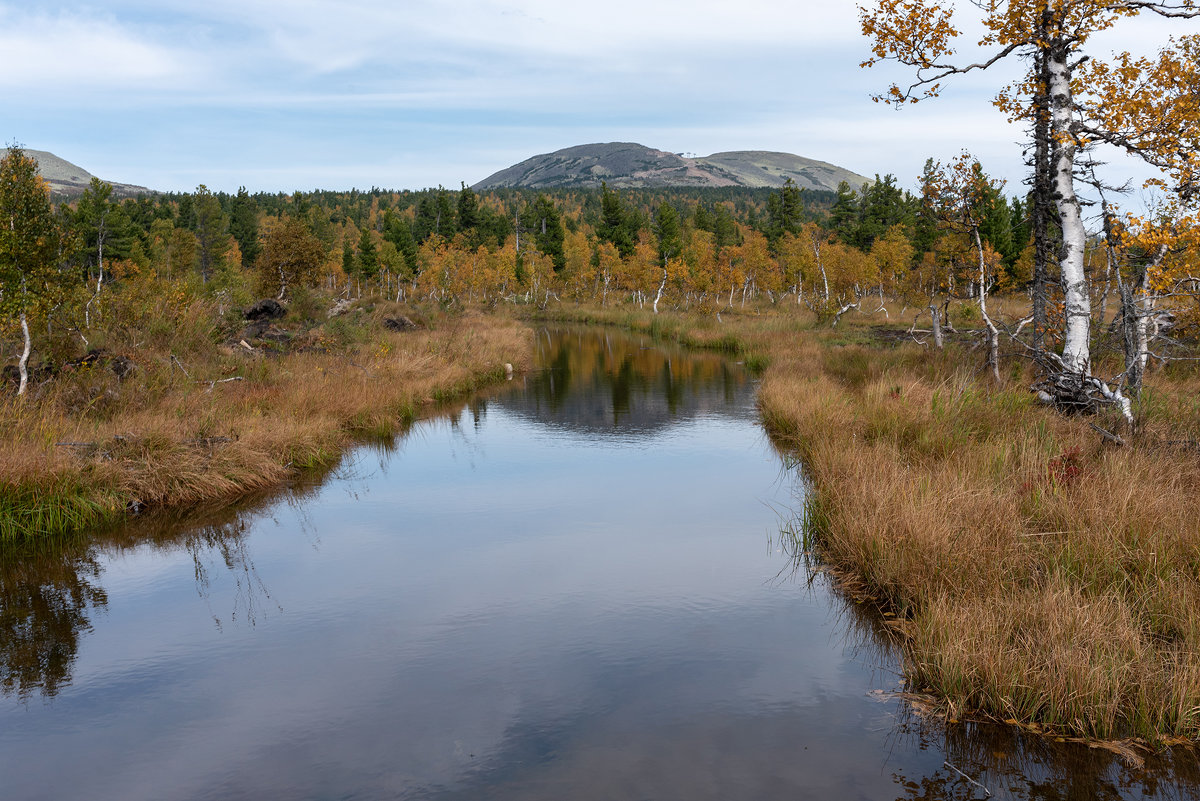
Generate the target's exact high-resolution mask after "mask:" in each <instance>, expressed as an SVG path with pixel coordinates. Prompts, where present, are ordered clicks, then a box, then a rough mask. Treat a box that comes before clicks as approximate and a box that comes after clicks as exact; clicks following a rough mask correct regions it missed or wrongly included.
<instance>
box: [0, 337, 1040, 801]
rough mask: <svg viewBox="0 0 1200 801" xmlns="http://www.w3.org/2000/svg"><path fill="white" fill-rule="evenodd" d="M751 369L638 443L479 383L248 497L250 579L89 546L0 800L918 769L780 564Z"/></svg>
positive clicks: (849, 638) (858, 667)
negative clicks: (59, 646) (85, 598)
mask: <svg viewBox="0 0 1200 801" xmlns="http://www.w3.org/2000/svg"><path fill="white" fill-rule="evenodd" d="M610 342H611V341H610ZM593 355H594V353H593ZM673 358H678V356H677V355H676V356H674V357H673ZM705 369H708V368H705ZM650 374H653V365H652V364H651V365H650ZM574 383H575V385H576V386H584V385H586V384H587V382H586V381H584V380H579V381H576V382H574ZM708 386H709V387H710V388H711V389H713V393H716V394H718V395H719V396H720V397H725V396H726V392H727V390H728V384H727V382H725V381H724V379H722V381H720V382H712V383H710V384H709V385H708ZM751 389H752V387H751V386H750V385H749V383H744V385H743V387H741V388H739V389H738V391H736V392H735V393H733V398H732V400H733V406H732V408H728V409H726V410H721V409H720V408H719V404H716V403H715V401H713V399H712V397H711V396H712V394H713V393H707V392H706V391H701V390H697V389H696V387H691V388H689V390H688V392H687V393H685V394H686V395H687V396H688V397H690V398H692V400H690V401H688V402H687V403H686V404H683V403H681V404H679V405H677V406H676V411H677V412H678V414H675V415H672V416H670V417H669V418H668V419H666V420H662V419H658V418H657V417H656V415H657V414H658V412H657V411H655V407H653V404H642V405H641V406H640V407H639V406H638V405H637V404H636V403H634V404H632V405H631V407H630V408H631V409H633V410H634V411H635V412H636V411H637V409H638V408H642V409H649V410H650V411H649V412H647V414H645V415H642V417H641V420H640V422H639V423H638V424H637V425H639V426H640V427H641V429H642V430H641V432H640V434H639V436H638V438H637V440H636V441H635V442H631V441H627V439H626V438H624V437H612V436H605V437H600V438H597V437H594V436H589V435H588V434H587V426H586V425H583V424H581V423H580V420H584V421H585V422H586V421H587V420H590V417H589V416H588V414H584V415H583V417H580V416H579V415H575V416H574V417H573V416H572V413H571V412H570V411H569V408H570V407H571V404H570V403H568V402H563V403H560V404H559V405H558V407H557V408H558V411H557V412H556V415H557V417H556V418H555V422H554V425H553V426H550V427H547V426H545V425H542V424H540V423H538V422H537V421H536V419H535V418H534V417H533V416H532V415H531V414H530V413H529V409H530V404H531V401H530V398H529V396H528V395H521V394H516V395H505V394H504V393H500V394H497V395H494V396H493V397H492V398H491V399H490V400H488V401H487V402H486V403H484V404H481V405H476V406H475V407H474V408H473V410H464V411H463V412H462V413H460V414H458V415H457V416H455V417H454V418H453V420H448V419H441V420H435V421H429V422H425V423H422V424H420V425H418V426H417V427H416V428H415V429H414V431H413V432H412V433H411V435H410V436H408V437H407V438H406V439H405V440H403V441H402V442H401V443H400V444H399V448H398V450H397V451H396V452H394V453H393V454H391V455H382V456H381V455H380V454H379V453H378V452H376V451H372V450H371V449H367V448H363V449H360V450H359V451H357V452H356V454H355V455H354V457H353V458H352V459H351V460H350V462H349V463H348V464H347V465H345V466H344V467H343V469H342V470H341V471H340V476H341V477H339V478H336V479H334V480H331V481H329V482H328V483H327V484H326V485H325V486H323V487H322V488H321V489H320V490H319V491H318V493H317V495H316V496H315V497H313V498H310V499H308V500H306V501H304V502H303V503H301V504H288V503H283V502H280V503H277V504H275V505H272V506H269V507H267V508H266V509H265V511H262V512H260V513H256V514H254V515H253V516H252V517H251V519H250V520H249V522H248V523H247V526H246V529H247V533H246V536H245V539H244V543H245V552H246V553H247V554H248V556H247V559H248V560H250V562H251V564H250V569H249V570H242V569H230V570H226V569H224V567H223V566H222V565H219V564H217V565H212V566H211V568H212V569H210V570H208V572H207V578H208V583H207V585H206V586H202V587H198V585H197V583H196V582H195V580H194V575H195V571H196V564H197V563H196V561H194V560H193V557H192V554H190V553H188V552H187V551H184V550H182V549H171V548H166V547H162V546H151V545H142V546H138V547H134V548H132V549H130V550H127V551H124V552H122V553H119V554H118V553H116V552H114V553H113V554H112V555H111V556H110V557H109V558H108V559H106V560H105V561H106V564H105V573H104V575H103V583H104V586H105V588H106V590H107V591H108V594H109V599H110V600H109V604H108V606H107V609H106V610H104V611H103V612H101V613H99V614H98V615H97V616H96V618H95V619H94V620H93V624H94V627H95V631H94V632H92V633H90V634H87V635H85V636H84V638H83V640H82V645H81V648H80V656H79V658H78V663H77V665H76V666H75V671H74V675H75V681H74V683H73V684H72V685H70V686H68V687H66V688H64V689H63V690H62V692H61V693H60V695H59V696H58V697H56V698H54V699H53V700H50V701H43V700H41V699H38V698H33V699H31V700H29V701H28V702H26V703H25V704H23V705H22V704H20V703H16V702H6V703H5V704H4V705H3V706H0V776H2V777H3V779H2V782H3V784H2V787H3V789H2V790H0V796H3V797H4V798H18V799H25V798H47V799H50V798H63V797H84V796H86V797H88V798H92V799H109V798H111V799H176V798H178V799H190V798H268V797H271V798H273V797H280V798H360V797H361V798H380V797H384V798H386V797H397V796H400V797H421V798H423V797H436V796H446V797H462V798H482V797H494V798H509V797H511V798H547V799H550V798H637V797H646V798H681V799H683V798H686V799H703V798H713V799H717V798H721V799H725V798H783V797H814V798H824V797H828V798H835V797H837V798H885V797H886V798H892V797H897V796H901V795H903V792H902V787H901V785H900V784H898V779H897V778H896V777H895V776H894V775H893V774H899V775H900V776H901V777H902V778H903V777H904V776H916V777H917V778H918V779H920V778H921V777H930V776H939V775H940V774H939V773H938V771H940V770H942V768H941V763H942V760H943V759H944V755H943V754H942V753H941V751H940V750H939V749H938V748H937V747H934V748H928V747H926V744H925V743H923V742H919V741H917V742H914V741H912V738H909V740H904V739H903V738H901V739H900V740H897V735H896V732H897V729H896V720H895V715H896V712H897V708H898V707H897V705H896V704H895V703H886V704H885V703H879V702H877V701H874V700H871V699H869V698H868V696H867V692H868V691H869V690H870V689H872V688H874V687H880V686H882V687H887V688H893V687H895V686H896V684H897V680H896V678H895V675H894V673H892V672H891V671H892V670H894V665H890V664H879V663H880V662H881V661H882V660H884V659H885V657H883V656H882V655H881V654H880V653H879V652H878V651H877V649H874V648H869V647H868V648H864V649H862V650H858V649H856V647H855V642H854V638H855V637H856V636H859V635H856V634H854V633H853V628H852V627H849V626H848V625H846V624H847V623H848V621H847V620H844V619H843V620H838V619H836V618H837V614H836V613H835V612H833V611H832V610H831V608H830V606H829V599H830V596H829V594H828V592H827V590H826V589H825V587H824V585H823V583H821V582H820V581H818V582H817V584H816V586H815V587H814V588H812V589H809V588H808V587H806V585H805V583H804V580H803V579H802V578H794V577H792V576H791V574H790V573H789V572H788V571H789V568H788V564H789V563H788V560H787V559H786V557H785V556H784V555H783V554H781V553H780V552H779V549H778V545H777V544H776V543H774V541H773V539H772V536H773V532H775V531H777V529H778V526H779V523H780V519H779V512H777V510H781V509H782V508H783V507H784V506H785V505H789V504H793V503H794V498H793V497H792V495H791V489H790V488H791V485H792V482H793V480H794V477H793V476H791V475H789V474H786V473H785V472H784V471H783V470H782V468H781V466H780V463H779V460H778V458H777V456H776V455H775V454H774V452H773V451H772V449H771V447H770V446H769V444H768V443H767V442H766V441H765V439H764V437H763V435H762V434H761V432H760V430H759V429H758V428H757V426H756V425H755V423H754V419H753V415H752V406H751V403H752V396H751V394H750V393H751ZM518 393H519V388H518ZM543 400H544V398H543ZM576 408H581V409H582V408H585V407H584V406H583V405H580V406H577V407H576ZM635 416H636V415H635ZM476 419H478V423H476ZM207 558H209V559H210V560H211V559H212V557H211V555H209V556H208V557H207ZM235 567H236V565H235ZM781 571H782V573H781ZM259 581H261V585H259V584H258V583H257V582H259ZM268 593H269V595H268ZM951 779H952V777H951V776H949V775H946V776H941V779H940V781H941V782H942V785H945V786H942V785H939V786H941V787H942V789H943V790H944V789H946V786H950V784H948V783H952V782H951ZM1018 784H1019V782H1018ZM951 789H953V788H951ZM991 789H992V790H993V792H997V797H1005V796H1004V795H1003V793H1004V792H1006V791H1005V790H1004V789H1003V788H1002V787H1001V785H1000V784H997V786H996V787H992V788H991ZM1007 792H1008V793H1009V795H1008V797H1026V796H1027V795H1028V793H1026V792H1023V791H1021V790H1020V789H1019V788H1018V789H1017V790H1009V791H1007ZM929 797H956V798H967V797H971V796H969V795H966V794H964V793H958V794H949V795H936V794H934V795H930V796H929Z"/></svg>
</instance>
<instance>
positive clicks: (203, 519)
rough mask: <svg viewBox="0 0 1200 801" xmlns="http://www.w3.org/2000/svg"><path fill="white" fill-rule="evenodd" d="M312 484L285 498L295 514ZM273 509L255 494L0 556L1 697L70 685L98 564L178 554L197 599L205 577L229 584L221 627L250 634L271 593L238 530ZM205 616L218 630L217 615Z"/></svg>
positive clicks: (88, 625)
mask: <svg viewBox="0 0 1200 801" xmlns="http://www.w3.org/2000/svg"><path fill="white" fill-rule="evenodd" d="M318 484H319V482H318V481H317V477H312V480H308V481H305V482H304V484H303V485H302V486H298V487H293V488H290V489H289V490H287V491H286V492H285V493H284V499H285V500H286V501H287V502H288V503H289V504H292V505H297V506H298V505H299V504H300V503H301V502H302V499H303V498H304V497H305V496H306V495H308V494H311V493H312V492H313V491H315V488H316V486H318ZM279 500H280V497H279V494H274V495H262V496H259V497H258V498H256V499H254V500H252V501H249V502H247V503H239V504H238V505H237V506H229V507H225V508H224V509H219V508H205V509H197V510H192V511H190V512H188V513H185V514H181V513H170V512H160V513H151V514H148V515H146V516H144V517H142V518H136V519H132V520H130V521H128V522H127V523H126V524H125V525H123V526H120V527H117V528H114V529H112V530H109V531H105V532H101V533H92V534H89V535H86V536H79V537H73V538H63V539H59V540H56V541H54V542H43V543H38V544H37V545H36V546H31V547H30V548H28V549H26V550H25V551H24V552H21V551H16V552H14V551H9V552H7V553H6V554H5V555H4V557H3V558H2V559H0V694H3V695H7V696H16V697H17V698H20V699H26V698H29V697H30V696H32V695H34V694H35V693H40V694H41V695H43V696H46V697H52V696H54V695H56V694H57V693H58V692H59V690H61V689H62V688H64V687H66V686H68V685H69V684H70V683H71V679H72V676H71V671H72V669H73V667H74V664H75V659H76V657H77V655H78V652H79V641H80V638H81V637H82V636H83V635H84V634H85V633H87V632H88V631H91V629H92V620H93V618H94V617H95V615H96V613H97V612H98V611H100V610H103V609H104V608H105V607H106V606H107V604H108V595H107V592H106V591H105V589H104V587H103V586H102V578H103V562H104V560H105V558H107V557H108V556H110V555H111V554H114V553H119V552H121V551H126V550H132V549H138V548H145V547H150V548H155V549H160V550H163V551H176V550H180V549H182V550H185V551H186V552H187V553H188V554H190V555H191V557H192V561H193V565H194V569H195V579H196V588H197V591H198V592H199V593H200V594H201V596H202V597H204V598H206V599H207V598H210V593H211V590H212V588H213V586H214V577H215V576H214V571H215V570H216V569H223V570H224V571H226V572H227V574H228V576H229V577H230V578H231V579H232V585H233V598H232V611H231V612H230V614H229V617H228V620H229V621H231V622H232V621H240V622H246V623H249V624H250V625H253V624H254V622H255V621H256V619H257V618H258V616H259V615H260V614H261V613H262V610H263V608H264V604H265V603H266V602H267V601H269V599H270V593H269V592H268V591H267V587H266V584H265V583H264V582H263V580H262V579H261V577H259V575H258V573H257V571H256V570H255V567H254V561H253V559H252V558H251V556H250V552H249V549H248V547H247V541H246V537H245V532H246V530H247V525H246V521H247V519H249V518H250V517H251V516H253V515H254V514H255V513H256V512H257V511H258V510H260V509H262V508H263V507H265V506H267V505H270V504H274V503H277V502H278V501H279ZM213 617H214V620H215V621H216V623H217V625H218V626H220V625H222V621H221V617H220V616H219V615H215V614H214V616H213Z"/></svg>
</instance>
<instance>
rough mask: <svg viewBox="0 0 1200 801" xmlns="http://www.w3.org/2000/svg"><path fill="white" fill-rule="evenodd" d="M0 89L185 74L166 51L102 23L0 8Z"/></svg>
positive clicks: (114, 84) (157, 79)
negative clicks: (1, 66) (0, 65)
mask: <svg viewBox="0 0 1200 801" xmlns="http://www.w3.org/2000/svg"><path fill="white" fill-rule="evenodd" d="M0 61H2V62H3V64H4V69H3V70H0V87H5V88H9V89H19V88H26V87H27V88H30V89H33V90H40V89H43V88H46V87H56V86H59V87H71V88H72V89H75V88H83V87H88V88H95V87H111V89H112V90H113V91H120V89H121V88H122V87H123V86H124V85H127V84H129V83H134V84H136V85H138V86H145V85H163V84H165V83H167V82H169V81H174V80H177V79H179V78H181V77H182V76H184V75H185V74H187V72H188V69H187V66H186V64H185V63H184V61H183V60H182V59H181V58H180V57H179V54H178V53H177V52H176V51H175V50H173V49H172V48H170V47H168V46H165V45H160V44H157V43H154V42H152V41H148V40H147V39H145V38H144V37H141V36H139V35H138V34H137V33H135V32H134V31H131V30H129V29H128V28H126V27H123V26H122V25H120V24H118V23H115V22H113V21H111V20H108V19H100V18H92V17H86V16H50V15H45V14H25V13H20V12H16V11H13V10H12V9H11V8H8V7H5V6H0Z"/></svg>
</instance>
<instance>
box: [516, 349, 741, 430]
mask: <svg viewBox="0 0 1200 801" xmlns="http://www.w3.org/2000/svg"><path fill="white" fill-rule="evenodd" d="M536 364H538V365H539V370H537V371H536V372H534V373H533V374H532V375H529V376H525V377H523V378H522V379H520V380H521V381H522V383H523V389H524V391H523V392H520V393H517V394H512V395H508V396H506V397H505V399H504V404H505V407H506V408H508V409H511V410H513V411H514V412H516V413H517V414H520V415H521V416H523V417H526V418H527V419H532V420H536V421H538V423H539V424H540V425H545V426H553V427H557V428H561V429H566V430H570V431H573V432H577V433H579V434H582V435H584V436H591V437H605V438H608V437H617V438H619V439H622V440H635V439H638V438H641V437H645V436H647V435H651V434H654V433H657V432H661V431H663V430H665V429H667V428H669V427H672V426H676V425H679V424H680V423H682V422H686V421H688V420H691V419H694V418H697V417H703V416H706V415H722V414H729V413H731V412H732V411H733V410H738V411H743V410H745V409H746V408H747V407H748V405H749V402H750V399H751V398H752V394H753V383H752V381H751V378H750V376H749V375H748V374H747V373H746V371H745V370H743V369H741V368H740V367H738V366H737V365H735V364H732V363H730V362H729V360H728V359H725V358H722V357H720V356H718V355H716V354H711V353H684V352H682V351H680V350H679V349H678V348H674V347H671V346H667V345H663V344H662V343H656V342H654V341H653V340H650V339H647V338H635V337H630V336H622V335H620V334H615V333H603V332H602V333H599V334H598V333H596V332H594V331H584V330H566V331H564V330H555V331H551V330H544V331H541V332H539V336H538V338H537V354H536Z"/></svg>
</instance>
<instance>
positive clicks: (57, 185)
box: [25, 150, 153, 197]
mask: <svg viewBox="0 0 1200 801" xmlns="http://www.w3.org/2000/svg"><path fill="white" fill-rule="evenodd" d="M25 155H27V156H33V157H34V158H35V159H37V163H38V171H39V172H40V173H41V174H42V177H43V178H45V179H46V183H48V184H50V191H51V192H54V193H55V194H58V195H67V196H73V195H78V194H81V193H82V192H83V190H85V189H87V187H88V184H89V183H91V181H92V177H93V176H92V174H91V173H90V172H88V171H87V170H85V169H84V168H83V167H80V166H78V165H76V164H72V163H71V162H69V161H67V160H66V159H61V158H59V157H58V156H56V155H54V154H53V153H48V152H46V151H45V150H25ZM106 183H111V184H112V188H113V196H114V197H134V196H135V195H141V194H146V195H149V194H153V192H152V190H150V189H147V188H146V187H144V186H133V185H132V184H118V183H116V182H113V181H107V182H106Z"/></svg>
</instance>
